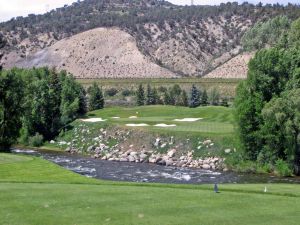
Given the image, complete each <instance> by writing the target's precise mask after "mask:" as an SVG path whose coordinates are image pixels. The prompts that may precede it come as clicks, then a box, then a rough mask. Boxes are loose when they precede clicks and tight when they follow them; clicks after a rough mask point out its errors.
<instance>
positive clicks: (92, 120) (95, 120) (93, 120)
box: [81, 118, 106, 123]
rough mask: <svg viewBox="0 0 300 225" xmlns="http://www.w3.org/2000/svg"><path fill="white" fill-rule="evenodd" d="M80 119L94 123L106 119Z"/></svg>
mask: <svg viewBox="0 0 300 225" xmlns="http://www.w3.org/2000/svg"><path fill="white" fill-rule="evenodd" d="M81 121H83V122H91V123H95V122H103V121H106V119H102V118H89V119H81Z"/></svg>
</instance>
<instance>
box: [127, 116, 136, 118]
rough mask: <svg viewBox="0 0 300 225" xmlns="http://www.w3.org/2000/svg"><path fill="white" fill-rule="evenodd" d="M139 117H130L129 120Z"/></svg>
mask: <svg viewBox="0 0 300 225" xmlns="http://www.w3.org/2000/svg"><path fill="white" fill-rule="evenodd" d="M136 118H137V116H130V117H129V119H136Z"/></svg>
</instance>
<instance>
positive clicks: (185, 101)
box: [178, 90, 189, 106]
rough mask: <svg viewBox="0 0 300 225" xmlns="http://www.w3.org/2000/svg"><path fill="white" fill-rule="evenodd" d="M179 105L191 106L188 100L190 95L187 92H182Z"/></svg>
mask: <svg viewBox="0 0 300 225" xmlns="http://www.w3.org/2000/svg"><path fill="white" fill-rule="evenodd" d="M178 105H179V106H189V99H188V95H187V93H186V91H185V90H182V92H181V94H180V98H179V101H178Z"/></svg>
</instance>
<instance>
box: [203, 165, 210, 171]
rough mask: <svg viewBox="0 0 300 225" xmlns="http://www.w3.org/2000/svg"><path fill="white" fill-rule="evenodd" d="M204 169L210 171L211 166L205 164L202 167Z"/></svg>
mask: <svg viewBox="0 0 300 225" xmlns="http://www.w3.org/2000/svg"><path fill="white" fill-rule="evenodd" d="M202 168H203V169H205V170H208V169H210V165H208V164H204V165H202Z"/></svg>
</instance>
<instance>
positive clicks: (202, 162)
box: [92, 147, 227, 170]
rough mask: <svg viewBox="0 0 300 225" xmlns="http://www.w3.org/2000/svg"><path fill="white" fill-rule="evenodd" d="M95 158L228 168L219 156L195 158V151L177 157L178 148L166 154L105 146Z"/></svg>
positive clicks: (202, 167)
mask: <svg viewBox="0 0 300 225" xmlns="http://www.w3.org/2000/svg"><path fill="white" fill-rule="evenodd" d="M96 151H98V152H97V153H95V154H94V155H93V156H92V157H93V158H101V159H102V160H108V161H119V162H136V163H154V164H158V165H163V166H176V167H183V168H184V167H187V168H199V169H211V170H227V169H226V167H225V164H224V159H222V158H218V157H208V158H204V159H193V152H188V153H187V154H186V155H181V156H180V157H179V158H178V157H176V149H171V150H169V151H168V152H167V153H166V154H162V153H157V152H155V151H146V150H142V151H134V150H132V149H129V150H127V151H125V152H123V151H120V150H114V151H110V152H106V151H105V147H103V148H102V149H97V150H96Z"/></svg>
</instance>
